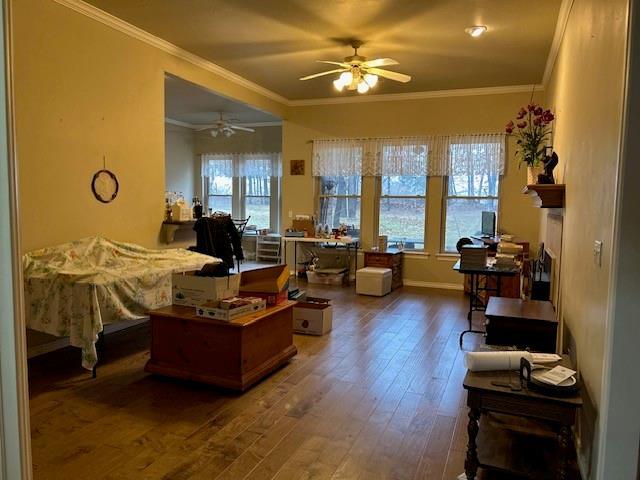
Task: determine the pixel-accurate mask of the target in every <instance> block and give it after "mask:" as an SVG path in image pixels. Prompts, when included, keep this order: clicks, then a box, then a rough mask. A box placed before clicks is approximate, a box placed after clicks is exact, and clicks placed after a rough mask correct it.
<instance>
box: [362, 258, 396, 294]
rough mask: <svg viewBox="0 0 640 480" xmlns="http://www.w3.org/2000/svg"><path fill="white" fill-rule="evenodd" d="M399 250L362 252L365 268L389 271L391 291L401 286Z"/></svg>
mask: <svg viewBox="0 0 640 480" xmlns="http://www.w3.org/2000/svg"><path fill="white" fill-rule="evenodd" d="M403 257H404V255H403V253H402V251H400V250H394V249H389V250H387V251H385V252H364V266H365V267H379V268H390V269H391V289H392V290H395V289H396V288H399V287H401V286H402V260H403Z"/></svg>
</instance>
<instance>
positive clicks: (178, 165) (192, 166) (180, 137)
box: [164, 124, 200, 202]
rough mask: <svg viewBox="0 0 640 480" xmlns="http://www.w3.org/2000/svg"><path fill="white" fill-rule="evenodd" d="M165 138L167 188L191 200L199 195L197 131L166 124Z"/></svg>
mask: <svg viewBox="0 0 640 480" xmlns="http://www.w3.org/2000/svg"><path fill="white" fill-rule="evenodd" d="M164 135H165V137H164V140H165V143H164V144H165V162H164V169H165V170H164V171H165V190H167V191H170V192H182V193H183V194H184V197H185V199H186V200H187V201H188V202H190V201H191V199H192V198H193V196H194V195H198V192H197V190H198V189H197V188H196V185H198V183H199V181H200V171H199V169H197V168H196V162H195V158H196V153H195V133H194V131H193V130H192V129H190V128H185V127H180V126H177V125H171V124H166V125H165V129H164Z"/></svg>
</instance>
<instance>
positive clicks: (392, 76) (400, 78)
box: [367, 68, 411, 83]
mask: <svg viewBox="0 0 640 480" xmlns="http://www.w3.org/2000/svg"><path fill="white" fill-rule="evenodd" d="M367 73H374V74H376V75H378V76H379V77H383V78H388V79H389V80H395V81H396V82H402V83H407V82H409V81H411V76H409V75H405V74H404V73H398V72H392V71H390V70H382V69H381V68H367Z"/></svg>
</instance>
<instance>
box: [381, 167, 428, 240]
mask: <svg viewBox="0 0 640 480" xmlns="http://www.w3.org/2000/svg"><path fill="white" fill-rule="evenodd" d="M426 193H427V177H426V176H424V175H416V176H400V175H385V176H382V177H381V195H380V214H379V224H378V233H379V234H380V235H387V237H388V242H389V244H390V245H391V246H393V245H394V244H398V243H399V242H403V243H404V246H405V248H406V249H411V250H424V231H425V214H426V203H427V201H426Z"/></svg>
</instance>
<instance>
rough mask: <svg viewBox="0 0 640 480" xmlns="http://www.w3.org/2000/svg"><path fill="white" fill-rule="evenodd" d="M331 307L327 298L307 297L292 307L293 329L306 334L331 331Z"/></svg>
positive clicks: (319, 333) (320, 333)
mask: <svg viewBox="0 0 640 480" xmlns="http://www.w3.org/2000/svg"><path fill="white" fill-rule="evenodd" d="M332 324H333V307H332V306H331V300H329V299H327V298H315V297H308V298H307V300H306V301H305V302H298V303H297V304H296V305H295V306H294V307H293V331H294V332H296V333H305V334H308V335H324V334H325V333H327V332H329V331H331V327H332Z"/></svg>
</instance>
